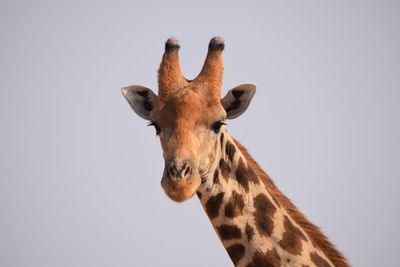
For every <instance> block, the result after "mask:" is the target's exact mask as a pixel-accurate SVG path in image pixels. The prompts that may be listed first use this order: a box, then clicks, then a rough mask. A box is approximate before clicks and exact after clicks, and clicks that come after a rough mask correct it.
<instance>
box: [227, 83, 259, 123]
mask: <svg viewBox="0 0 400 267" xmlns="http://www.w3.org/2000/svg"><path fill="white" fill-rule="evenodd" d="M255 93H256V86H255V85H254V84H241V85H239V86H236V87H235V88H233V89H231V90H229V92H228V93H227V94H226V96H225V97H224V98H222V99H221V104H222V106H223V107H224V109H225V111H226V114H227V118H228V119H234V118H237V117H239V116H240V115H242V114H243V113H244V112H245V111H246V109H247V108H248V106H249V104H250V101H251V99H252V98H253V96H254V94H255Z"/></svg>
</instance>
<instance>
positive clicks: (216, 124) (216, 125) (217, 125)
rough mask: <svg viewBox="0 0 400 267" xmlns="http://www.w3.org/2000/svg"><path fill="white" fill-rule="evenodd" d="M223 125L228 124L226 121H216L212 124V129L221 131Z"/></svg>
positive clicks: (216, 131) (217, 131)
mask: <svg viewBox="0 0 400 267" xmlns="http://www.w3.org/2000/svg"><path fill="white" fill-rule="evenodd" d="M222 125H226V123H225V122H224V121H216V122H214V123H213V124H212V125H211V129H212V130H213V131H214V132H215V133H219V131H220V130H221V127H222Z"/></svg>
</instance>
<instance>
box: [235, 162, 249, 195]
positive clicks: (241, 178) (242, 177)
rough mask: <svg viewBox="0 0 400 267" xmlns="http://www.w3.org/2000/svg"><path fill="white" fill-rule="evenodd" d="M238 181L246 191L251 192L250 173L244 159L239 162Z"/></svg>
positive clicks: (236, 174) (236, 176)
mask: <svg viewBox="0 0 400 267" xmlns="http://www.w3.org/2000/svg"><path fill="white" fill-rule="evenodd" d="M235 178H236V181H237V182H238V183H239V184H240V185H241V186H242V187H243V188H244V190H245V191H246V193H248V192H249V173H248V171H247V168H246V166H245V165H244V162H243V159H242V158H240V159H239V164H238V166H237V169H236V172H235Z"/></svg>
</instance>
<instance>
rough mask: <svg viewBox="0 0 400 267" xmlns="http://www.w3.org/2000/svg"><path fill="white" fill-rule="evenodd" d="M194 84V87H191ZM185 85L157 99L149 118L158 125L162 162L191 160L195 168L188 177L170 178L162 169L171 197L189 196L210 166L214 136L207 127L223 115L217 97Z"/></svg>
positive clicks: (184, 197)
mask: <svg viewBox="0 0 400 267" xmlns="http://www.w3.org/2000/svg"><path fill="white" fill-rule="evenodd" d="M194 88H195V87H194ZM198 92H199V90H193V87H187V88H184V89H181V90H180V91H177V92H175V93H169V94H168V95H167V96H165V97H164V98H161V99H159V101H158V102H157V103H156V104H155V107H154V109H153V111H152V112H151V119H152V120H153V121H154V122H155V123H157V125H158V126H159V127H160V128H161V133H160V141H161V146H162V149H163V157H164V160H165V161H166V162H169V161H171V160H175V159H178V160H179V159H181V160H192V161H193V162H194V164H195V169H194V172H193V175H192V177H191V178H190V179H189V180H188V181H180V182H179V184H178V183H177V182H176V183H175V182H173V181H171V179H170V178H169V177H167V173H166V172H164V175H163V178H162V186H163V189H164V191H165V192H166V193H167V195H168V196H169V197H170V198H172V199H173V200H175V201H184V200H186V199H187V198H190V197H191V196H192V195H193V194H194V193H195V191H196V190H197V188H198V186H199V185H200V176H201V175H204V174H206V173H207V172H208V171H209V170H210V169H211V166H210V163H212V161H213V160H212V159H214V158H215V156H214V155H213V154H214V151H215V146H213V145H212V144H216V143H217V139H218V136H217V135H216V134H215V133H214V132H213V131H212V130H211V128H210V127H211V125H212V124H213V123H214V122H215V121H216V120H221V119H224V117H225V116H226V113H225V110H224V109H223V108H222V106H221V104H220V102H219V101H216V100H215V99H214V98H207V97H206V96H205V95H204V94H201V93H198Z"/></svg>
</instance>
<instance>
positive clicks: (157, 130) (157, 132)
mask: <svg viewBox="0 0 400 267" xmlns="http://www.w3.org/2000/svg"><path fill="white" fill-rule="evenodd" d="M147 126H154V128H155V129H156V135H159V134H160V133H161V128H160V126H158V124H157V123H155V122H154V121H151V122H150V123H149V124H148V125H147Z"/></svg>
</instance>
